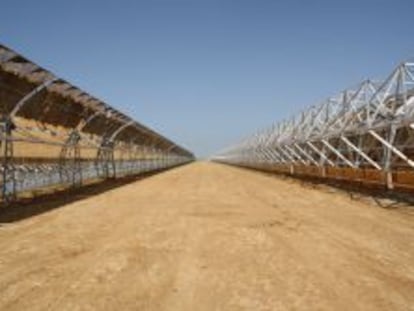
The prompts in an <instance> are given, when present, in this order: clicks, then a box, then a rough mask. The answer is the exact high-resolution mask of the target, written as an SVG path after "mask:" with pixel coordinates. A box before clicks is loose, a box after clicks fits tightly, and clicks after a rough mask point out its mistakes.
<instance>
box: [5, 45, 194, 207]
mask: <svg viewBox="0 0 414 311" xmlns="http://www.w3.org/2000/svg"><path fill="white" fill-rule="evenodd" d="M0 152H1V154H0V159H1V163H0V165H1V166H0V170H1V179H0V186H1V200H0V201H3V202H6V203H7V202H10V201H12V200H14V199H15V198H16V196H17V195H18V194H19V193H24V192H27V191H33V190H36V189H39V188H43V187H51V186H61V185H70V186H80V185H82V183H83V182H84V181H86V180H94V179H101V178H115V177H119V176H125V175H131V174H139V173H141V172H148V171H153V170H160V169H165V168H169V167H173V166H176V165H180V164H183V163H186V162H190V161H193V160H194V156H193V154H192V153H191V152H189V151H187V150H185V149H184V148H182V147H180V146H178V145H176V144H175V143H174V142H172V141H170V140H168V139H167V138H165V137H163V136H161V135H160V134H158V133H156V132H154V131H153V130H151V129H149V128H147V127H145V126H144V125H142V124H140V123H138V122H136V121H135V120H133V119H131V118H130V117H128V116H127V115H125V114H123V113H121V112H119V111H117V110H116V109H114V108H112V107H111V106H109V105H108V104H106V103H104V102H103V101H101V100H99V99H97V98H95V97H93V96H91V95H90V94H88V93H86V92H84V91H83V90H81V89H79V88H77V87H76V86H73V85H72V84H70V83H69V82H67V81H65V80H63V79H61V78H58V77H56V76H55V75H54V74H53V73H51V72H49V71H47V70H45V69H43V68H41V67H40V66H38V65H36V64H34V63H33V62H31V61H29V60H27V59H26V58H24V57H23V56H21V55H19V54H18V53H16V52H15V51H13V50H11V49H9V48H8V47H6V46H4V45H0Z"/></svg>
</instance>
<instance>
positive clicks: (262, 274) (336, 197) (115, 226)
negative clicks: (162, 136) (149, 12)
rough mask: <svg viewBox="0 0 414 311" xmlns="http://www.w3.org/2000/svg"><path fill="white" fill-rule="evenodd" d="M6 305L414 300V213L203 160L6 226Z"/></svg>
mask: <svg viewBox="0 0 414 311" xmlns="http://www.w3.org/2000/svg"><path fill="white" fill-rule="evenodd" d="M413 209H414V208H413ZM0 310H71V311H73V310H209V311H210V310H414V213H413V212H412V209H411V208H406V209H404V210H399V209H384V208H380V207H378V206H375V205H372V204H368V203H363V202H360V201H355V200H351V199H350V198H349V197H347V196H346V195H345V194H342V193H329V192H328V191H326V190H324V191H318V190H315V189H312V188H310V187H304V186H301V185H300V183H298V182H293V181H289V180H283V179H280V178H275V177H269V176H266V175H263V174H261V173H256V172H252V171H248V170H243V169H238V168H233V167H228V166H224V165H218V164H210V163H196V164H192V165H188V166H185V167H181V168H178V169H174V170H171V171H168V172H166V173H162V174H159V175H156V176H153V177H149V178H147V179H145V180H141V181H138V182H135V183H132V184H129V185H126V186H123V187H120V188H117V189H113V190H110V191H108V192H105V193H102V194H99V195H97V196H94V197H89V198H85V199H84V200H81V201H77V202H74V203H70V204H67V205H65V206H62V207H60V208H58V209H54V210H53V211H49V212H47V213H44V214H41V215H38V216H34V217H31V218H28V219H25V220H21V221H18V222H13V223H7V224H2V225H1V226H0Z"/></svg>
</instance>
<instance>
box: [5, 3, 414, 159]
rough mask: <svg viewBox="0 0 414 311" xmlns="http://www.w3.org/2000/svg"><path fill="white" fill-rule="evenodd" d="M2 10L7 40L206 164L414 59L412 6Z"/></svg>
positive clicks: (42, 6)
mask: <svg viewBox="0 0 414 311" xmlns="http://www.w3.org/2000/svg"><path fill="white" fill-rule="evenodd" d="M1 7H2V18H1V19H0V41H1V42H3V43H4V44H6V45H9V46H10V47H11V48H14V49H15V50H17V51H19V52H21V53H22V54H23V55H25V56H27V57H28V58H29V59H32V60H33V61H35V62H37V63H39V64H40V65H42V66H44V67H46V68H48V69H50V70H52V71H53V72H55V73H56V74H58V75H59V76H61V77H63V78H65V79H67V80H69V81H71V82H72V83H73V84H76V85H78V86H80V87H81V88H83V89H84V90H86V91H88V92H89V93H91V94H93V95H95V96H97V97H99V98H101V99H103V100H105V101H106V102H108V103H109V104H111V105H112V106H114V107H116V108H118V109H120V110H122V111H124V112H126V113H128V114H130V115H132V116H133V117H134V118H136V119H137V120H138V121H140V122H142V123H144V124H146V125H148V126H150V127H152V128H154V129H155V130H157V131H159V132H161V133H162V134H164V135H165V136H167V137H169V138H171V139H173V140H174V141H176V142H177V143H179V144H181V145H183V146H185V147H187V148H189V149H190V150H192V151H194V152H195V153H196V154H197V155H198V156H207V155H210V154H212V153H214V152H215V151H218V150H219V149H221V148H223V147H225V146H226V145H228V144H231V143H233V142H235V141H237V140H239V139H240V138H242V137H244V136H246V135H248V134H250V133H251V132H253V131H255V130H256V129H258V128H262V127H264V126H266V125H270V124H271V123H272V122H274V121H277V120H281V119H283V118H286V117H288V116H291V115H292V114H294V113H295V112H297V111H299V110H301V109H302V108H303V107H305V106H309V105H311V104H314V103H316V102H318V101H320V100H322V99H324V98H325V97H327V96H329V95H332V94H335V93H336V92H338V91H340V90H342V89H344V88H346V87H348V86H351V85H354V84H356V83H358V82H359V81H360V80H362V79H364V78H367V77H371V78H384V77H385V76H386V75H387V74H388V73H390V71H391V70H392V69H393V67H394V66H395V65H397V64H398V63H399V62H401V61H403V60H405V59H408V58H411V57H414V38H413V34H414V18H413V12H414V1H412V0H411V1H409V0H393V1H391V0H389V1H383V0H376V1H373V0H372V1H368V0H367V1H363V0H360V1H356V0H348V1H335V0H331V1H318V0H315V1H305V0H303V1H294V0H291V1H287V0H286V1H276V0H275V1H262V0H255V1H254V0H250V1H245V0H237V1H236V0H235V1H229V0H222V1H215V0H208V1H207V0H204V1H203V0H153V1H126V0H118V1H115V0H114V1H105V0H100V1H87V0H83V1H79V0H72V1H59V0H55V1H49V0H44V1H40V0H39V1H23V0H3V1H2V5H1Z"/></svg>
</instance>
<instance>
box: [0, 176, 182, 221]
mask: <svg viewBox="0 0 414 311" xmlns="http://www.w3.org/2000/svg"><path fill="white" fill-rule="evenodd" d="M171 169H174V168H170V169H164V170H158V171H153V172H148V173H143V174H139V175H135V176H128V177H122V178H118V179H106V180H103V181H100V182H97V183H93V184H90V185H85V186H83V187H80V188H69V189H66V190H62V191H58V192H54V193H48V194H44V195H40V196H38V197H34V198H31V199H22V200H18V201H17V202H14V203H12V204H10V205H7V206H0V226H1V224H2V223H3V224H5V223H13V222H16V221H20V220H23V219H26V218H30V217H33V216H36V215H40V214H43V213H46V212H49V211H51V210H54V209H57V208H59V207H62V206H65V205H67V204H70V203H73V202H76V201H80V200H84V199H87V198H90V197H92V196H95V195H98V194H100V193H103V192H106V191H109V190H112V189H115V188H118V187H122V186H124V185H127V184H129V183H133V182H136V181H139V180H142V179H146V178H148V177H151V176H154V175H157V174H160V173H162V172H165V171H167V170H171Z"/></svg>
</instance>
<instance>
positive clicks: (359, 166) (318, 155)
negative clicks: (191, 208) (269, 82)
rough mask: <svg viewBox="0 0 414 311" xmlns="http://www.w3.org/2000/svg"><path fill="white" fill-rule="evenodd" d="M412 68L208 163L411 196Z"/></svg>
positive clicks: (332, 100) (408, 66) (407, 66)
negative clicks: (381, 188) (353, 183)
mask: <svg viewBox="0 0 414 311" xmlns="http://www.w3.org/2000/svg"><path fill="white" fill-rule="evenodd" d="M413 156H414V63H411V62H404V63H402V64H400V65H399V66H398V67H397V68H396V69H395V70H394V71H393V72H392V73H391V74H390V75H389V77H388V78H387V79H385V80H384V81H383V82H382V83H376V82H373V81H371V80H366V81H363V82H361V83H360V84H358V85H356V86H355V87H353V88H350V89H346V90H344V91H343V92H341V93H339V94H337V95H336V96H333V97H330V98H328V99H326V100H325V101H323V102H322V103H320V104H318V105H315V106H312V107H310V108H308V109H306V110H305V111H303V112H301V113H300V114H298V115H296V116H295V117H293V118H291V119H288V120H285V121H282V122H280V123H277V124H274V125H272V126H271V127H269V128H266V129H265V130H261V131H259V132H257V133H255V134H254V135H252V136H250V137H248V138H247V139H245V140H244V141H242V142H241V143H239V144H236V145H234V146H231V147H229V148H227V149H225V150H223V151H222V152H220V153H219V154H218V155H216V156H215V157H213V160H215V161H218V162H224V163H228V164H233V165H239V166H246V167H252V168H257V169H264V170H271V171H276V172H282V173H288V174H292V175H305V176H314V177H322V178H330V179H340V180H345V181H357V182H362V183H365V184H370V185H377V186H384V187H387V188H388V189H394V188H404V189H414V170H413V168H414V160H413Z"/></svg>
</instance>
